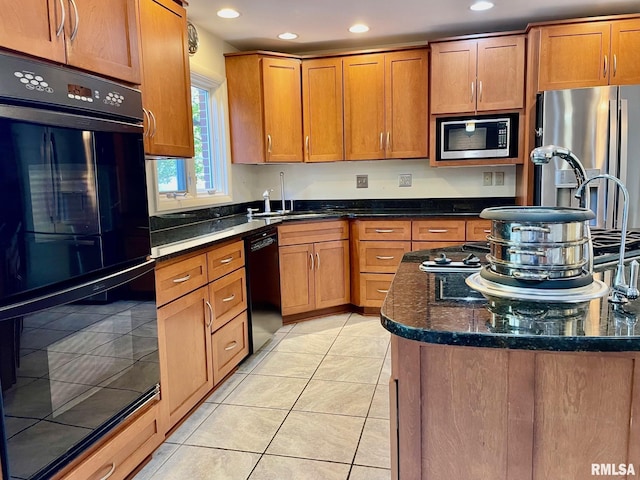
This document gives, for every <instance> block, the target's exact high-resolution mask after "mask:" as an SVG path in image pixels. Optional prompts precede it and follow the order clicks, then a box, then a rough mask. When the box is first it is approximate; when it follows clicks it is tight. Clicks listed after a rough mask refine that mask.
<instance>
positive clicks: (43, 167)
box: [0, 107, 150, 305]
mask: <svg viewBox="0 0 640 480" xmlns="http://www.w3.org/2000/svg"><path fill="white" fill-rule="evenodd" d="M5 110H7V109H6V108H5V109H4V110H2V111H0V272H1V275H0V305H1V304H6V303H10V302H11V297H12V296H14V295H18V294H23V293H25V292H27V291H32V290H33V289H37V288H40V287H45V286H49V285H53V284H55V283H56V282H60V281H68V280H69V279H73V278H76V277H81V276H83V275H86V274H91V273H92V272H97V271H99V270H101V269H104V268H110V267H116V266H118V265H125V264H127V263H129V262H131V261H134V260H137V259H140V258H144V257H145V256H147V255H148V254H149V253H150V243H149V217H148V207H147V194H146V190H145V185H146V180H145V170H144V154H143V151H142V134H141V132H139V131H137V130H136V129H132V128H124V129H123V128H120V124H119V123H118V122H106V121H101V122H100V121H98V122H97V123H96V127H95V128H92V122H94V120H93V119H89V118H86V117H80V116H73V115H58V116H54V117H53V118H49V117H48V115H51V114H47V112H44V111H40V110H35V109H28V108H19V107H13V108H12V109H9V110H10V111H11V112H18V113H19V114H20V115H18V116H21V117H25V118H29V119H30V118H31V117H33V120H23V119H22V118H21V119H16V118H12V117H10V116H9V115H8V114H3V113H4V111H5ZM24 111H27V112H29V113H28V114H24V113H23V112H24Z"/></svg>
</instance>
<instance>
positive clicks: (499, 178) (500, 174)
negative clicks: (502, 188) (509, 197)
mask: <svg viewBox="0 0 640 480" xmlns="http://www.w3.org/2000/svg"><path fill="white" fill-rule="evenodd" d="M494 177H495V179H496V185H504V172H495V173H494Z"/></svg>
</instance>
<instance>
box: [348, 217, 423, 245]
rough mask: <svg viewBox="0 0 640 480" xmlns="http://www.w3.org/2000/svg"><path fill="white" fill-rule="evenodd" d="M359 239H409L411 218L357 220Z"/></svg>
mask: <svg viewBox="0 0 640 480" xmlns="http://www.w3.org/2000/svg"><path fill="white" fill-rule="evenodd" d="M356 223H357V225H358V227H357V228H358V238H359V239H360V240H381V241H384V240H411V220H358V221H357V222H356Z"/></svg>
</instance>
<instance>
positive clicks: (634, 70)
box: [609, 20, 640, 85]
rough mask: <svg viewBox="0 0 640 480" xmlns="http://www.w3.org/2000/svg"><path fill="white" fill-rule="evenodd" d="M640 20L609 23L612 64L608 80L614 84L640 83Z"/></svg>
mask: <svg viewBox="0 0 640 480" xmlns="http://www.w3.org/2000/svg"><path fill="white" fill-rule="evenodd" d="M639 51H640V20H620V21H617V22H612V23H611V53H612V62H613V63H612V65H611V74H610V79H611V80H610V82H609V83H611V84H615V85H635V84H637V83H640V61H638V52H639Z"/></svg>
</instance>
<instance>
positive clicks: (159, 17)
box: [140, 0, 194, 157]
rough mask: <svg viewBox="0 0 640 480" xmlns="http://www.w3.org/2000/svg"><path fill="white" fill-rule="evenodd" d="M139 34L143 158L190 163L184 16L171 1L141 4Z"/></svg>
mask: <svg viewBox="0 0 640 480" xmlns="http://www.w3.org/2000/svg"><path fill="white" fill-rule="evenodd" d="M140 31H141V39H142V40H141V41H142V67H143V83H142V102H143V106H144V108H145V109H146V110H147V112H148V116H147V120H148V122H147V124H146V133H145V152H146V153H148V154H150V155H167V156H174V157H193V154H194V151H193V119H192V117H191V81H190V78H189V58H188V56H187V51H188V50H187V20H186V13H185V10H184V9H183V8H182V7H180V6H179V5H178V4H176V3H175V2H173V1H171V0H141V2H140Z"/></svg>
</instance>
